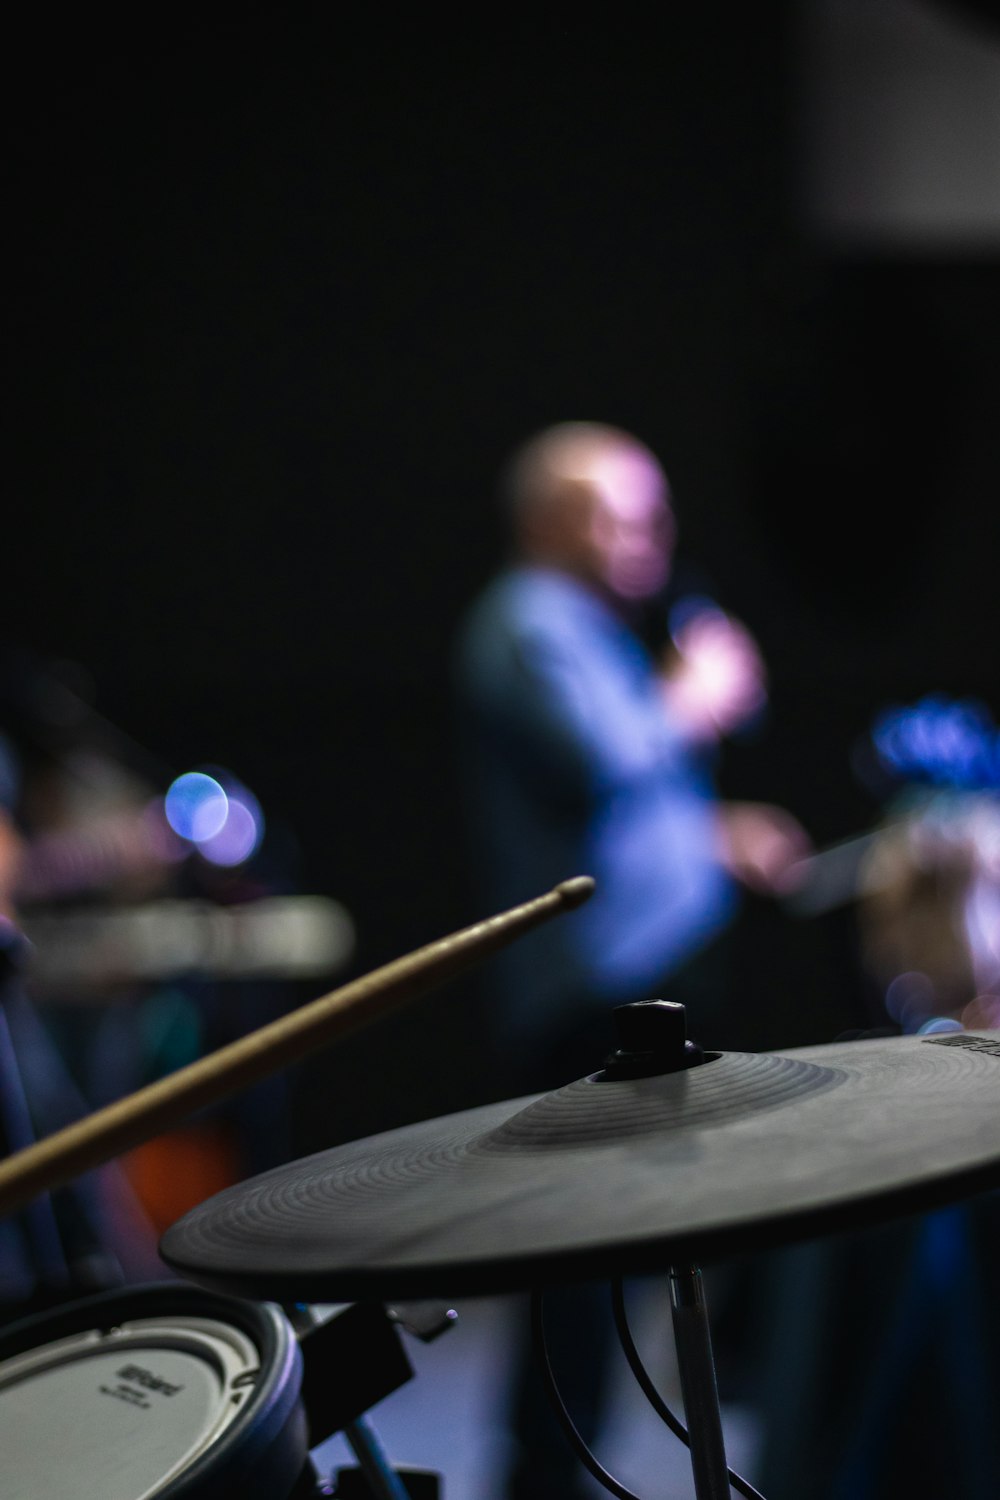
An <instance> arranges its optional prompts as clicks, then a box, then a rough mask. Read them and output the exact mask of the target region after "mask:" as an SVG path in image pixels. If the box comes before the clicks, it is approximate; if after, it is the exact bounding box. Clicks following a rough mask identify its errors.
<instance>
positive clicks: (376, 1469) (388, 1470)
mask: <svg viewBox="0 0 1000 1500" xmlns="http://www.w3.org/2000/svg"><path fill="white" fill-rule="evenodd" d="M344 1436H345V1437H346V1439H347V1441H348V1442H349V1443H350V1445H351V1447H352V1448H353V1449H354V1456H355V1458H356V1459H357V1461H358V1466H359V1467H360V1469H361V1472H362V1474H363V1475H364V1476H365V1479H366V1480H367V1481H368V1488H369V1489H370V1490H371V1492H372V1495H373V1496H374V1497H375V1500H410V1495H409V1491H408V1490H407V1488H406V1486H405V1484H404V1483H403V1481H402V1480H401V1479H400V1477H399V1475H398V1474H397V1473H396V1471H395V1469H394V1468H393V1467H392V1464H391V1463H390V1462H389V1455H388V1454H387V1453H386V1451H385V1449H384V1448H383V1446H382V1440H381V1438H380V1437H379V1435H378V1433H377V1432H376V1431H375V1429H374V1427H373V1426H372V1424H371V1423H370V1422H369V1420H368V1418H367V1417H355V1419H354V1421H353V1422H348V1424H347V1426H346V1427H345V1428H344Z"/></svg>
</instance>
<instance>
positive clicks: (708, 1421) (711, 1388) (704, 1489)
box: [668, 1265, 730, 1500]
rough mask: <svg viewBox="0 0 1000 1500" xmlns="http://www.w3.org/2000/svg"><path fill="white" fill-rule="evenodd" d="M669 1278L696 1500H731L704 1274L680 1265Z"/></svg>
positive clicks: (670, 1272)
mask: <svg viewBox="0 0 1000 1500" xmlns="http://www.w3.org/2000/svg"><path fill="white" fill-rule="evenodd" d="M668 1274H669V1279H670V1312H671V1316H672V1318H673V1325H674V1343H675V1345H676V1349H677V1371H678V1374H679V1375H680V1382H681V1394H682V1396H683V1398H684V1415H685V1418H686V1420H687V1429H688V1436H689V1438H690V1440H691V1468H692V1471H693V1473H694V1489H695V1495H696V1496H697V1500H729V1496H730V1488H729V1468H728V1465H727V1463H726V1449H725V1443H724V1440H723V1436H722V1415H721V1413H720V1410H719V1391H718V1386H717V1385H716V1380H715V1359H714V1356H713V1354H712V1339H711V1334H710V1332H709V1326H708V1309H707V1307H706V1305H705V1290H704V1287H703V1285H702V1278H701V1271H700V1269H699V1268H698V1267H697V1266H695V1265H681V1266H671V1267H670V1269H669V1273H668Z"/></svg>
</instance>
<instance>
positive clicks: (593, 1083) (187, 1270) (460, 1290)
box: [161, 1031, 1000, 1302]
mask: <svg viewBox="0 0 1000 1500" xmlns="http://www.w3.org/2000/svg"><path fill="white" fill-rule="evenodd" d="M998 1183H1000V1031H995V1032H962V1033H951V1034H948V1035H942V1036H925V1037H890V1038H879V1039H874V1040H865V1041H854V1042H846V1043H834V1044H831V1045H826V1046H816V1047H806V1048H797V1049H794V1050H791V1051H788V1052H782V1053H776V1054H748V1053H738V1052H724V1053H717V1054H710V1055H709V1057H708V1060H706V1061H705V1062H704V1063H703V1064H702V1065H701V1066H698V1067H692V1068H689V1069H687V1070H686V1071H682V1072H676V1073H670V1074H666V1075H660V1076H653V1077H643V1078H632V1079H620V1080H614V1081H612V1080H608V1079H604V1078H602V1077H601V1075H600V1074H599V1073H598V1074H593V1075H591V1076H590V1077H588V1078H583V1079H580V1080H578V1081H577V1082H575V1083H571V1084H569V1085H567V1086H566V1087H565V1088H562V1089H558V1090H556V1091H555V1092H554V1093H551V1094H543V1095H538V1096H533V1097H529V1098H525V1099H515V1100H510V1101H507V1102H506V1103H502V1104H493V1105H487V1106H485V1107H482V1108H478V1109H472V1110H467V1111H464V1112H462V1113H460V1114H454V1115H449V1116H446V1117H444V1118H442V1119H437V1120H431V1121H427V1122H425V1123H423V1124H419V1125H415V1126H409V1127H406V1128H404V1129H401V1130H394V1131H390V1132H388V1133H386V1134H383V1135H378V1136H373V1137H371V1138H369V1139H367V1140H363V1141H358V1142H355V1143H354V1144H352V1145H346V1146H340V1147H337V1148H335V1149H333V1150H330V1151H323V1152H320V1153H318V1154H317V1155H314V1156H310V1157H306V1158H304V1159H302V1160H300V1161H295V1162H292V1163H290V1164H288V1165H286V1166H283V1167H279V1168H276V1169H275V1170H273V1171H270V1172H267V1173H265V1174H263V1175H262V1176H259V1177H256V1178H253V1179H251V1180H250V1181H248V1182H246V1183H243V1184H240V1185H239V1186H236V1187H233V1188H229V1189H227V1190H226V1191H225V1192H222V1193H220V1194H219V1195H218V1196H216V1197H214V1198H211V1199H209V1200H208V1201H207V1202H206V1203H203V1204H201V1205H200V1206H199V1207H198V1208H195V1209H194V1210H193V1211H192V1212H191V1213H189V1214H187V1215H186V1217H185V1218H183V1219H181V1220H179V1221H178V1223H176V1224H175V1225H173V1226H172V1228H170V1229H169V1230H168V1231H167V1234H166V1235H165V1237H164V1239H163V1241H162V1244H161V1253H162V1255H163V1257H164V1259H165V1260H166V1261H167V1262H168V1263H169V1264H170V1265H172V1266H174V1267H175V1268H176V1269H177V1270H179V1271H180V1272H182V1273H183V1274H184V1275H185V1276H187V1277H189V1278H190V1279H192V1280H194V1281H198V1282H202V1283H204V1284H206V1285H208V1286H212V1287H221V1288H224V1289H226V1290H229V1291H233V1292H238V1293H242V1294H244V1295H247V1296H251V1297H262V1298H270V1299H274V1300H276V1301H279V1302H289V1301H306V1302H325V1301H331V1302H333V1301H353V1300H359V1299H363V1298H369V1297H370V1298H378V1299H385V1298H386V1297H415V1298H420V1297H431V1296H441V1295H444V1296H449V1297H455V1296H466V1295H479V1294H482V1293H492V1292H505V1291H514V1290H522V1289H525V1288H527V1287H529V1286H534V1285H539V1284H544V1283H546V1282H551V1281H562V1280H569V1279H573V1278H579V1277H587V1276H603V1275H609V1274H612V1273H615V1274H617V1273H620V1272H629V1271H643V1270H655V1269H662V1268H663V1267H665V1266H666V1265H668V1264H670V1263H680V1262H683V1261H687V1260H697V1261H706V1260H711V1259H714V1258H716V1257H718V1256H723V1255H727V1254H730V1253H732V1252H736V1251H741V1250H745V1249H749V1248H753V1247H763V1246H769V1245H775V1244H781V1243H784V1242H786V1241H789V1240H792V1239H795V1238H802V1237H805V1236H811V1235H815V1234H820V1233H826V1232H830V1231H834V1230H838V1229H845V1228H850V1227H854V1226H858V1225H862V1224H865V1223H869V1222H874V1221H877V1220H879V1219H883V1218H887V1217H891V1216H892V1215H894V1214H897V1213H903V1212H910V1211H917V1210H924V1209H929V1208H932V1207H936V1206H938V1205H939V1204H942V1203H946V1202H949V1201H951V1200H953V1199H956V1198H960V1197H964V1196H966V1195H967V1194H969V1193H971V1192H974V1191H977V1190H979V1189H981V1188H986V1187H991V1186H994V1185H996V1184H998Z"/></svg>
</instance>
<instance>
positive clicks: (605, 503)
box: [507, 422, 674, 599]
mask: <svg viewBox="0 0 1000 1500" xmlns="http://www.w3.org/2000/svg"><path fill="white" fill-rule="evenodd" d="M507 486H508V495H509V499H510V503H511V508H512V513H513V522H514V532H515V538H516V541H517V545H518V549H519V551H520V553H521V556H522V557H524V558H525V559H526V560H527V561H529V562H536V563H540V564H543V565H545V566H548V567H553V568H557V569H559V570H560V571H562V572H565V573H569V574H570V575H572V576H573V577H576V578H579V579H581V580H582V581H583V582H584V583H587V584H589V585H590V586H591V587H594V588H597V589H599V590H601V591H602V592H606V593H610V594H612V595H614V596H616V597H618V598H620V599H642V598H646V597H648V595H650V594H652V593H655V592H656V590H657V589H658V588H660V587H661V586H662V584H663V583H664V582H665V581H666V578H667V575H668V573H669V568H670V557H671V552H672V548H673V537H674V523H673V515H672V512H671V510H670V503H669V495H670V491H669V487H668V485H667V480H666V476H665V475H664V473H663V470H662V469H661V468H660V465H659V464H658V462H657V461H656V459H655V458H654V456H653V454H652V453H651V452H650V451H649V449H648V448H646V447H645V446H644V445H643V444H642V443H640V442H639V440H638V439H637V438H634V437H632V436H631V435H630V434H629V433H627V432H623V431H621V429H620V428H617V427H606V426H603V425H601V424H599V423H596V422H562V423H560V424H559V425H558V426H557V427H549V428H547V429H546V430H545V431H544V432H541V433H539V434H538V435H537V436H536V437H534V438H532V439H531V440H530V441H529V442H528V443H526V444H525V445H524V447H523V448H521V449H519V451H518V452H517V453H516V454H515V455H514V459H513V461H512V463H511V465H510V468H509V470H508V477H507Z"/></svg>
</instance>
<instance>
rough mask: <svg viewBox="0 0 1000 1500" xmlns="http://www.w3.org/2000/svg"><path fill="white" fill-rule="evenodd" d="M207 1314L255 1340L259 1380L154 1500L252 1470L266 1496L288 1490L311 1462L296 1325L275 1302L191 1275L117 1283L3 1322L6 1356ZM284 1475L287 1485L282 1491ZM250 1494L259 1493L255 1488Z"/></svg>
mask: <svg viewBox="0 0 1000 1500" xmlns="http://www.w3.org/2000/svg"><path fill="white" fill-rule="evenodd" d="M172 1315H177V1316H187V1317H204V1318H207V1319H214V1320H215V1321H217V1322H220V1323H222V1324H229V1325H231V1326H233V1327H235V1328H236V1329H238V1330H239V1331H240V1332H242V1333H243V1334H245V1335H246V1336H247V1337H248V1338H250V1340H251V1341H252V1342H253V1344H254V1346H255V1348H256V1350H257V1353H258V1356H259V1360H260V1370H261V1378H260V1379H259V1380H258V1381H257V1382H256V1384H255V1385H254V1386H253V1388H252V1390H251V1391H250V1394H249V1396H248V1398H247V1400H246V1401H245V1402H244V1403H243V1405H242V1406H241V1408H240V1410H239V1411H238V1412H237V1413H236V1415H235V1416H234V1417H233V1418H232V1420H231V1421H230V1422H228V1423H227V1425H226V1426H225V1428H224V1429H223V1431H222V1432H220V1433H219V1434H217V1436H216V1437H214V1438H213V1439H212V1440H211V1441H210V1442H209V1443H208V1445H207V1446H206V1447H205V1448H204V1449H203V1451H202V1452H201V1453H199V1454H198V1455H197V1456H196V1457H195V1458H194V1459H193V1460H192V1461H191V1463H190V1464H189V1465H188V1466H187V1467H186V1468H185V1469H184V1470H183V1471H182V1472H181V1473H179V1474H177V1475H175V1477H174V1478H173V1479H171V1480H169V1481H167V1482H166V1483H165V1484H163V1485H162V1486H161V1487H160V1488H158V1489H157V1490H156V1492H155V1495H156V1500H182V1497H183V1500H200V1497H201V1496H204V1497H206V1500H208V1497H210V1496H219V1495H220V1494H224V1493H228V1490H226V1489H224V1488H220V1486H227V1485H228V1486H230V1487H231V1486H233V1485H234V1484H236V1483H237V1481H242V1482H245V1481H246V1479H247V1476H248V1475H250V1474H252V1475H253V1477H254V1481H255V1482H258V1480H259V1484H260V1493H261V1494H274V1495H287V1494H288V1493H289V1492H290V1491H291V1489H292V1488H293V1486H294V1485H295V1483H296V1482H297V1480H298V1478H299V1476H300V1475H301V1473H302V1471H303V1469H304V1468H305V1467H306V1465H307V1463H308V1453H309V1440H308V1433H307V1430H306V1418H305V1412H304V1409H303V1407H302V1404H301V1399H300V1395H301V1387H302V1353H301V1350H300V1349H299V1346H298V1342H297V1340H296V1338H295V1335H294V1332H293V1330H292V1327H291V1324H290V1323H289V1322H288V1320H287V1318H286V1317H285V1316H284V1314H283V1313H282V1311H281V1309H280V1308H278V1307H276V1306H274V1305H273V1304H271V1303H260V1302H252V1301H248V1300H246V1299H244V1298H241V1297H234V1296H232V1295H230V1294H227V1293H224V1292H215V1291H210V1290H207V1289H206V1288H204V1287H199V1286H194V1285H193V1284H192V1283H190V1282H186V1281H163V1282H147V1283H143V1284H139V1285H136V1286H128V1287H115V1288H113V1289H111V1290H110V1291H106V1292H98V1293H96V1294H95V1295H93V1296H90V1297H83V1298H77V1299H75V1300H74V1301H72V1302H67V1303H62V1304H59V1305H57V1306H55V1307H51V1308H47V1309H46V1310H45V1311H44V1312H41V1313H33V1314H32V1315H31V1316H30V1317H27V1318H22V1319H19V1320H18V1321H17V1322H16V1323H11V1324H9V1325H8V1326H7V1327H5V1328H0V1362H3V1361H5V1360H8V1359H13V1358H14V1357H15V1356H17V1355H19V1354H24V1353H26V1352H28V1351H31V1350H35V1349H40V1348H41V1347H43V1346H44V1345H45V1344H48V1343H54V1342H56V1341H57V1340H58V1339H60V1338H69V1337H72V1336H73V1335H75V1334H79V1333H86V1332H89V1331H92V1330H95V1329H98V1330H100V1329H102V1328H105V1327H112V1326H114V1325H116V1324H118V1323H127V1322H130V1321H134V1320H137V1319H141V1318H151V1317H153V1318H164V1319H169V1318H170V1317H171V1316H172ZM283 1474H284V1475H286V1476H287V1478H286V1485H287V1487H286V1488H285V1489H284V1490H281V1489H278V1488H277V1486H278V1484H280V1482H281V1477H282V1475H283ZM247 1493H248V1495H252V1494H253V1493H254V1491H253V1490H249V1491H248V1492H247Z"/></svg>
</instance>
